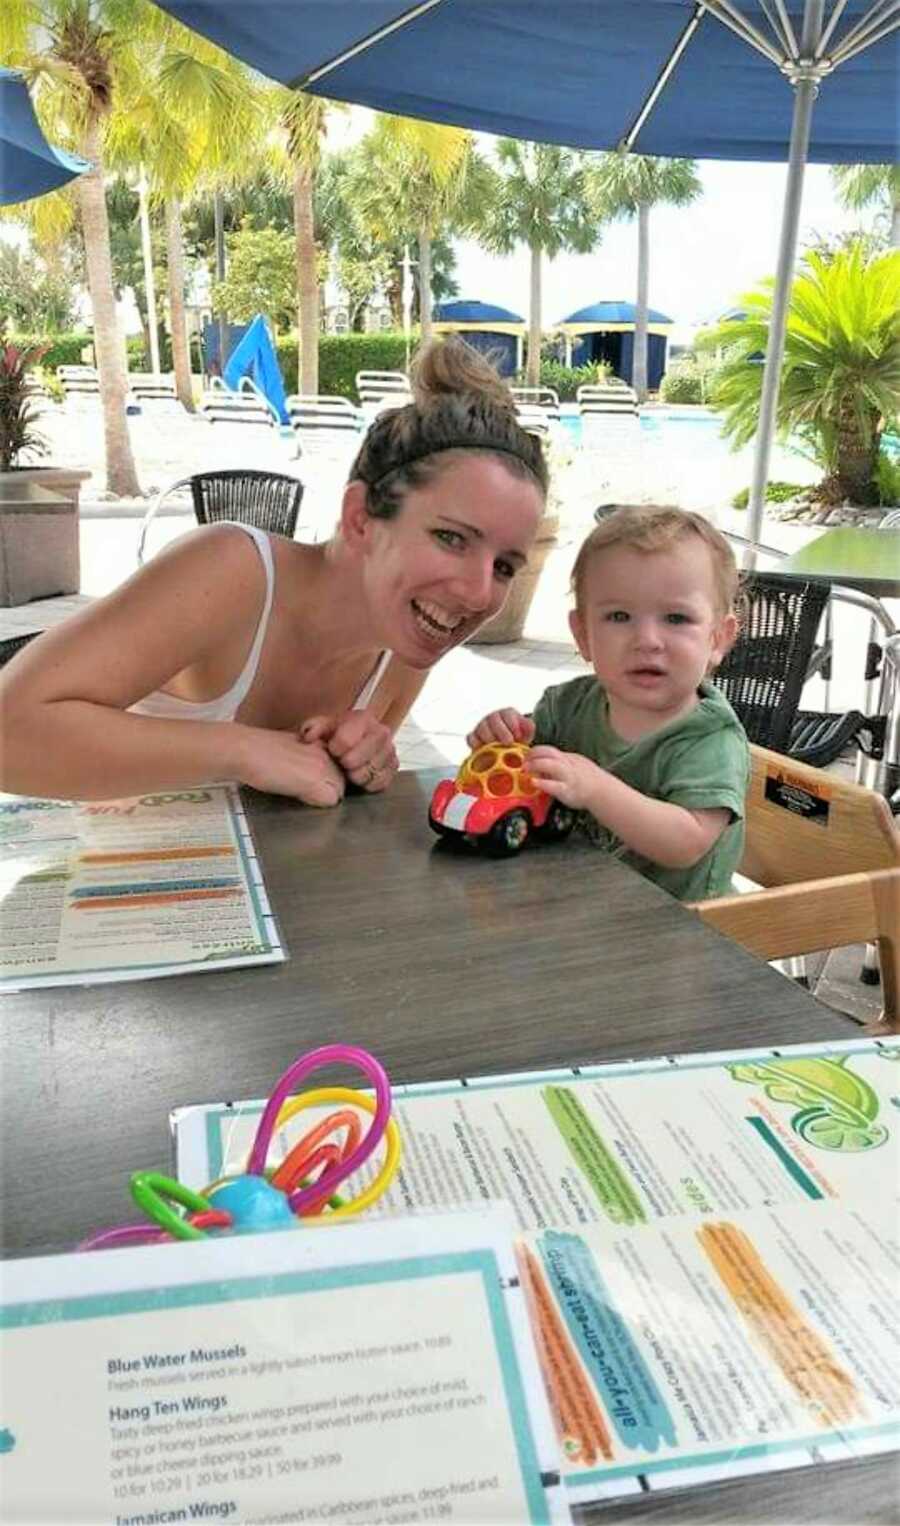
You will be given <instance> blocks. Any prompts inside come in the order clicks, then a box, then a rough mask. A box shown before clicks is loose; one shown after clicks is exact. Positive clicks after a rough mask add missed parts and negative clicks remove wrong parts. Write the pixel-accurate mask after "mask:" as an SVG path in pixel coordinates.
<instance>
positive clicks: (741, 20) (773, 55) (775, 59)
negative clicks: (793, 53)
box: [706, 0, 782, 68]
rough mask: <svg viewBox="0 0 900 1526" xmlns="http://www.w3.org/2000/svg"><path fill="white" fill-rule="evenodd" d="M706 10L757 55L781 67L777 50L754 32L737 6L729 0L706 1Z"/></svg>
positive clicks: (765, 38) (754, 29)
mask: <svg viewBox="0 0 900 1526" xmlns="http://www.w3.org/2000/svg"><path fill="white" fill-rule="evenodd" d="M706 8H707V10H708V11H709V12H710V14H711V15H712V16H715V18H716V20H717V21H721V23H722V25H723V26H727V27H728V28H729V30H730V31H732V32H734V33H736V35H737V36H738V37H740V39H741V41H742V42H746V43H749V44H750V47H751V48H755V49H756V51H757V53H762V55H763V57H764V58H767V59H768V60H769V62H770V63H772V64H775V65H776V66H777V67H778V68H780V67H781V64H782V58H781V56H780V54H779V52H778V50H777V48H773V47H772V44H771V43H770V42H769V40H768V38H767V37H764V36H763V34H762V32H758V31H757V30H756V27H755V26H753V25H752V24H751V23H750V22H749V21H748V20H747V18H746V16H745V15H743V13H742V12H741V11H739V10H738V8H737V6H735V5H732V4H731V0H707V7H706Z"/></svg>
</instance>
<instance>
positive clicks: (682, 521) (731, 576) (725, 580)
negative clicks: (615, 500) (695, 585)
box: [572, 503, 741, 616]
mask: <svg viewBox="0 0 900 1526" xmlns="http://www.w3.org/2000/svg"><path fill="white" fill-rule="evenodd" d="M688 536H693V537H695V538H696V539H697V540H699V541H701V542H702V544H703V545H704V546H706V548H707V550H708V551H709V555H710V560H711V562H712V569H713V580H714V584H715V591H716V599H717V609H716V614H717V615H719V616H722V615H728V614H737V612H738V606H739V603H740V590H741V576H740V573H739V571H738V567H737V563H736V562H735V559H734V552H733V551H732V549H731V547H730V546H729V544H728V542H727V540H726V539H725V536H724V535H723V534H722V532H721V531H720V530H717V529H716V528H715V526H714V525H711V524H710V522H709V520H708V519H704V518H703V516H702V515H701V514H695V513H693V511H692V510H690V509H676V508H674V507H671V506H670V505H667V504H655V503H651V504H625V505H621V506H620V507H618V508H614V509H613V510H612V512H611V513H610V514H609V515H608V516H607V517H605V518H604V519H602V520H601V521H600V523H599V524H598V525H597V526H595V528H594V529H593V530H592V531H591V533H590V535H589V536H588V537H587V539H586V540H585V541H584V542H583V543H582V546H581V549H580V550H579V552H578V555H577V556H576V558H575V565H574V567H573V568H572V593H573V594H574V596H575V607H576V609H578V610H579V611H580V610H581V608H582V594H583V592H584V580H585V575H586V573H587V569H588V567H589V566H590V564H591V562H592V561H593V560H594V558H595V557H596V556H599V555H600V554H601V553H602V552H603V551H607V550H608V549H609V548H610V547H611V546H628V547H630V548H631V549H632V550H634V551H646V552H651V551H668V550H669V548H670V547H671V546H674V545H675V544H676V543H677V542H678V541H682V540H686V539H687V538H688Z"/></svg>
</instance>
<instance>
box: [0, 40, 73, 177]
mask: <svg viewBox="0 0 900 1526" xmlns="http://www.w3.org/2000/svg"><path fill="white" fill-rule="evenodd" d="M90 167H91V166H90V165H89V164H88V162H87V160H85V159H79V157H78V155H77V154H69V153H67V152H66V150H65V149H64V148H54V147H53V144H52V143H48V142H47V139H46V138H45V137H44V134H43V132H42V130H41V126H40V123H39V122H38V119H37V117H36V116H35V114H34V107H33V105H32V104H31V96H30V95H29V94H28V87H27V85H26V84H25V81H24V79H23V78H22V76H21V74H17V73H15V71H14V70H12V69H0V206H3V207H6V206H11V205H13V204H14V203H15V202H19V201H31V200H32V198H33V197H35V196H45V195H46V194H47V192H48V191H58V190H59V188H60V186H64V185H67V184H68V182H69V181H70V180H74V179H75V177H76V175H83V174H84V172H85V170H89V169H90Z"/></svg>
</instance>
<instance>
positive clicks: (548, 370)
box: [541, 360, 597, 403]
mask: <svg viewBox="0 0 900 1526" xmlns="http://www.w3.org/2000/svg"><path fill="white" fill-rule="evenodd" d="M596 385H597V367H596V366H563V365H561V364H560V362H559V361H558V360H542V361H541V386H542V387H554V388H555V390H556V392H557V395H558V397H559V400H560V402H561V403H571V402H574V401H575V395H576V393H577V391H578V388H579V387H595V386H596Z"/></svg>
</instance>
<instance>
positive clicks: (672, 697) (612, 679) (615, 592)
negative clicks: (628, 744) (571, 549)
mask: <svg viewBox="0 0 900 1526" xmlns="http://www.w3.org/2000/svg"><path fill="white" fill-rule="evenodd" d="M570 623H571V627H572V634H573V635H574V637H575V640H576V642H577V644H578V650H579V651H580V652H581V655H582V657H584V659H585V660H586V661H587V662H589V663H590V664H591V666H592V667H593V669H594V672H595V673H596V675H597V678H598V679H599V680H600V682H601V683H602V684H603V686H604V688H605V689H606V691H607V693H608V694H609V696H610V713H611V719H612V722H613V725H614V726H617V729H620V728H621V727H622V726H624V727H625V730H626V733H627V732H629V731H630V732H631V733H633V734H634V735H639V734H640V733H641V731H654V730H658V729H659V727H661V726H664V725H666V724H667V723H668V722H669V721H671V720H675V719H676V718H677V717H678V716H679V715H682V714H687V712H688V711H689V710H691V709H693V707H694V705H695V703H696V695H697V686H698V684H699V683H700V680H701V679H702V678H703V677H704V676H705V674H706V673H708V672H709V671H710V669H711V668H714V667H715V666H716V664H717V663H719V662H720V661H721V659H722V657H723V656H724V655H725V653H726V652H727V651H728V648H729V647H730V645H731V643H732V642H733V640H734V637H735V633H736V621H735V617H734V615H724V616H723V615H721V614H720V613H719V612H718V608H717V591H716V584H715V577H714V572H713V563H712V557H711V555H710V552H709V550H708V548H707V547H706V546H705V545H704V544H703V542H702V541H700V540H697V539H695V538H693V537H691V536H685V537H684V538H683V539H681V540H679V541H676V542H675V544H674V545H673V546H671V547H669V548H668V549H667V550H665V551H649V552H648V551H635V550H634V549H632V548H631V547H630V546H612V547H610V548H609V549H608V550H600V551H598V552H597V554H596V555H595V556H594V557H593V558H592V559H591V561H590V562H589V563H588V566H587V568H586V569H585V574H584V579H583V582H582V587H581V592H580V598H579V602H578V608H577V609H576V610H574V611H573V613H572V615H571V616H570Z"/></svg>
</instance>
